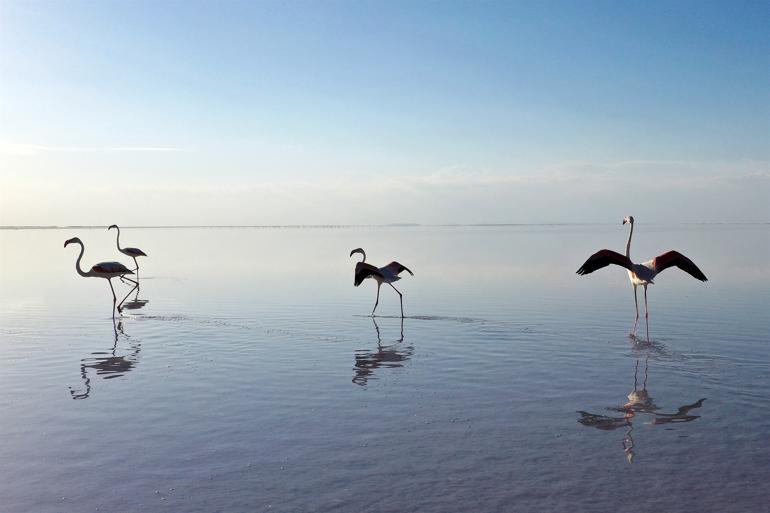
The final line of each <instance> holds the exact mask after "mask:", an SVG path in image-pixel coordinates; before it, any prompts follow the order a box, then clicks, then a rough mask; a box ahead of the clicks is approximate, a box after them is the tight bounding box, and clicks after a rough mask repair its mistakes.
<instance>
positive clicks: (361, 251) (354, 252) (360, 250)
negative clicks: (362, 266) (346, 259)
mask: <svg viewBox="0 0 770 513" xmlns="http://www.w3.org/2000/svg"><path fill="white" fill-rule="evenodd" d="M356 253H361V254H362V255H363V256H364V259H363V260H361V261H362V262H366V252H365V251H364V250H363V249H361V248H356V249H354V250H353V251H351V252H350V256H353V255H355V254H356Z"/></svg>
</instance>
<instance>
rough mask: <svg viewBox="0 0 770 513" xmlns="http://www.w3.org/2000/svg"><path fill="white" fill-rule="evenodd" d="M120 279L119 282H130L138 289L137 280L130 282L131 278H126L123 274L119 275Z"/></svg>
mask: <svg viewBox="0 0 770 513" xmlns="http://www.w3.org/2000/svg"><path fill="white" fill-rule="evenodd" d="M120 279H121V280H125V281H130V282H131V283H133V284H134V287H138V286H139V281H138V280H132V279H131V278H126V276H125V275H123V274H121V275H120ZM124 283H125V282H124Z"/></svg>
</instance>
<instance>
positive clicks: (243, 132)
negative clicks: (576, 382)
mask: <svg viewBox="0 0 770 513" xmlns="http://www.w3.org/2000/svg"><path fill="white" fill-rule="evenodd" d="M768 26H770V2H756V3H753V2H700V1H699V2H591V3H589V2H574V1H572V2H501V3H496V2H473V3H470V2H468V3H466V2H403V3H397V2H352V1H351V2H283V3H278V2H213V1H212V2H171V1H166V2H133V1H132V2H29V1H24V2H22V1H7V0H3V1H2V2H0V224H4V225H17V224H110V223H112V222H117V223H122V224H139V225H152V224H283V223H287V224H292V223H307V224H315V223H388V222H401V221H413V222H425V223H436V222H438V223H441V222H558V221H613V222H614V221H616V220H619V219H622V217H623V216H624V215H627V214H629V213H630V214H634V215H635V216H637V217H638V218H644V219H646V220H649V221H666V220H674V221H681V222H689V221H699V220H702V221H770V207H768V206H767V205H768V203H770V167H769V166H768V161H770V30H768V29H767V27H768Z"/></svg>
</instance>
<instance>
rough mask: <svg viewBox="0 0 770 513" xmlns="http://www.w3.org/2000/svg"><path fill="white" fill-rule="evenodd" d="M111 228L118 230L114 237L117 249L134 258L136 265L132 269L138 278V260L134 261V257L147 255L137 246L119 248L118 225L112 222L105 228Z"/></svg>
mask: <svg viewBox="0 0 770 513" xmlns="http://www.w3.org/2000/svg"><path fill="white" fill-rule="evenodd" d="M113 228H115V229H116V230H117V231H118V236H117V237H116V240H115V243H116V244H117V246H118V251H120V252H121V253H123V254H124V255H126V256H130V257H131V258H133V259H134V265H135V266H136V268H135V269H134V271H136V279H137V280H138V279H139V262H137V261H136V258H137V257H140V256H147V254H146V253H145V252H144V251H142V250H141V249H139V248H121V247H120V228H119V227H118V225H116V224H113V225H110V227H109V228H107V230H112V229H113Z"/></svg>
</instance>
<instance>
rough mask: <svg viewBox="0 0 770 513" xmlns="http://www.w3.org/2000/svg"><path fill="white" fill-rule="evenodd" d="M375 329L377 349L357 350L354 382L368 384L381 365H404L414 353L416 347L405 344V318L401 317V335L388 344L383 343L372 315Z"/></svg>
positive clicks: (362, 384) (361, 384)
mask: <svg viewBox="0 0 770 513" xmlns="http://www.w3.org/2000/svg"><path fill="white" fill-rule="evenodd" d="M372 323H374V330H375V332H376V333H377V350H376V351H372V350H369V349H362V350H358V351H356V352H355V354H354V356H355V359H356V361H355V369H354V370H355V376H353V380H352V381H353V383H355V384H356V385H360V386H366V384H367V383H368V382H369V379H375V378H374V377H373V374H374V371H375V370H376V369H378V368H380V367H403V366H404V363H405V362H406V361H408V360H409V358H410V357H411V356H412V354H413V353H414V347H412V346H409V345H404V344H403V342H404V319H403V318H402V319H401V336H400V337H399V338H398V339H397V340H395V341H393V342H392V343H390V344H388V345H382V337H381V334H380V327H379V326H378V325H377V321H376V320H375V319H374V317H372Z"/></svg>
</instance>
